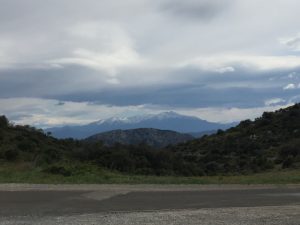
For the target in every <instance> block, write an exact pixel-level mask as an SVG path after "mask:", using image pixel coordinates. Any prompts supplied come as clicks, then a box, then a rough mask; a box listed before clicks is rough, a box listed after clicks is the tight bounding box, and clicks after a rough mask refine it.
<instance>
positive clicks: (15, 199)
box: [0, 186, 300, 225]
mask: <svg viewBox="0 0 300 225" xmlns="http://www.w3.org/2000/svg"><path fill="white" fill-rule="evenodd" d="M74 189H75V190H65V189H59V188H54V189H51V190H49V189H47V188H45V189H43V188H38V189H28V190H23V191H22V190H21V188H19V189H16V190H5V188H0V218H2V219H1V220H0V224H1V225H2V224H39V223H38V222H37V221H40V222H41V223H40V224H44V225H45V224H68V223H67V222H66V221H64V222H63V223H59V222H57V223H53V221H55V218H56V219H57V218H61V219H62V221H63V218H66V217H69V219H68V220H67V221H68V222H70V221H71V222H72V219H71V218H73V221H75V222H76V221H77V222H78V221H79V220H78V218H82V216H84V215H90V216H88V217H86V218H87V219H88V220H91V219H93V218H94V219H95V218H98V219H95V220H94V222H93V223H89V222H87V221H86V222H82V223H75V222H74V223H73V222H72V223H71V222H70V224H98V223H95V221H101V218H102V220H103V219H107V218H109V217H111V218H112V220H113V221H114V220H115V219H116V218H118V217H120V215H123V216H125V217H128V216H130V215H131V216H132V215H137V216H138V218H140V216H141V215H143V214H145V216H146V217H147V215H148V216H149V215H151V214H153V213H154V214H155V215H156V216H157V215H159V214H160V215H163V214H161V213H163V212H164V213H166V215H165V216H167V217H165V218H164V219H163V218H162V220H161V221H160V222H158V223H157V224H161V223H162V221H165V222H166V221H167V220H168V218H169V219H170V216H171V215H172V213H174V212H175V211H176V212H177V214H176V215H180V213H185V214H186V213H187V214H190V213H192V212H197V210H198V214H196V215H198V216H199V215H201V212H202V213H203V212H209V213H216V212H218V211H220V210H225V211H226V210H232V209H236V210H237V209H239V210H241V211H240V213H241V212H242V211H243V210H244V211H245V209H249V210H247V211H246V212H250V211H251V210H250V209H252V210H253V208H255V209H257V210H258V212H256V213H254V214H253V216H254V215H255V216H257V215H259V213H263V211H264V210H266V209H267V211H268V210H269V209H270V207H271V208H272V207H275V208H274V210H275V209H278V210H279V212H280V213H282V212H284V209H287V208H288V209H289V211H288V212H289V213H286V214H283V215H282V216H281V217H280V218H281V219H282V218H285V216H287V215H288V218H290V220H291V221H292V222H295V224H296V225H299V224H300V207H299V206H300V187H298V186H296V187H242V188H239V187H237V188H226V187H225V188H222V187H219V188H210V187H207V188H203V187H199V188H198V187H197V186H192V187H190V188H189V187H184V186H181V187H180V188H178V187H175V186H170V187H168V186H164V187H162V188H153V187H151V188H149V187H147V186H142V187H139V188H134V187H133V186H130V187H126V186H125V187H122V188H118V187H117V186H112V188H110V187H109V186H105V188H99V189H98V188H93V189H89V188H87V189H85V188H83V189H82V190H81V189H80V188H79V189H78V190H76V188H74ZM199 210H200V211H199ZM201 210H202V211H201ZM203 210H204V211H203ZM205 210H206V211H205ZM207 210H208V211H207ZM272 212H273V211H272V210H271V211H270V212H269V213H271V214H272ZM297 212H298V213H297ZM147 213H148V214H147ZM149 213H150V214H149ZM168 213H171V214H168ZM209 213H206V214H205V215H209ZM232 213H233V212H232ZM185 214H184V215H185ZM219 214H220V213H219ZM290 214H292V216H291V215H290ZM104 215H106V216H104ZM155 215H151V218H157V217H156V216H155ZM276 215H279V214H278V213H277V214H276ZM99 216H100V217H99ZM253 216H252V218H253ZM146 217H145V218H146ZM43 218H44V220H43ZM134 218H135V219H134ZM194 218H197V216H195V217H194ZM205 218H206V217H203V218H202V219H201V220H203V221H205ZM212 218H213V217H212ZM266 218H268V217H266ZM274 218H275V217H274V216H270V218H269V219H271V220H272V219H274ZM123 219H124V218H123ZM123 219H122V220H123ZM166 219H167V220H166ZM249 219H251V218H249ZM46 220H48V222H46ZM26 221H28V223H26ZM136 221H137V220H136V217H133V218H132V221H131V223H130V222H129V223H128V224H135V222H136ZM174 221H178V220H174ZM179 221H180V220H179ZM224 221H225V219H224ZM144 222H145V221H144ZM144 222H143V223H144ZM169 222H170V221H169ZM182 222H183V223H184V221H182ZM194 222H195V221H194ZM282 222H283V221H281V223H282ZM99 224H118V223H114V222H109V223H105V222H104V221H102V222H101V223H99ZM145 224H147V223H146V222H145ZM148 224H156V223H154V222H153V223H148ZM162 224H163V223H162ZM165 224H175V223H171V222H170V223H165ZM186 224H193V223H192V222H190V223H186ZM195 224H197V223H195ZM203 224H204V223H203ZM220 224H222V223H220ZM243 224H247V223H245V221H244V222H243ZM256 224H259V223H258V222H257V221H256ZM270 224H272V223H270ZM274 224H276V223H274ZM285 224H294V223H289V222H287V221H285Z"/></svg>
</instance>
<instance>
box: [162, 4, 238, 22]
mask: <svg viewBox="0 0 300 225" xmlns="http://www.w3.org/2000/svg"><path fill="white" fill-rule="evenodd" d="M231 2H233V1H228V0H200V1H199V0H187V1H180V0H172V1H169V0H168V1H166V2H165V3H163V4H162V6H161V9H162V10H163V11H166V12H169V13H171V14H172V15H173V16H174V17H185V18H192V19H201V20H210V19H212V18H214V17H215V16H217V15H218V14H219V13H221V12H222V11H223V10H224V9H225V8H226V7H227V6H228V4H230V3H231Z"/></svg>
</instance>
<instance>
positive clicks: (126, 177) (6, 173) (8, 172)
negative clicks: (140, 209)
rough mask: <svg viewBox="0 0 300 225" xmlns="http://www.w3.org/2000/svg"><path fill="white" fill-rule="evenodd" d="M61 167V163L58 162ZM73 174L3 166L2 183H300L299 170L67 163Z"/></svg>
mask: <svg viewBox="0 0 300 225" xmlns="http://www.w3.org/2000/svg"><path fill="white" fill-rule="evenodd" d="M58 167H59V166H58ZM65 168H66V170H68V171H72V173H71V175H70V176H65V175H63V174H51V173H48V172H45V170H44V169H43V168H32V167H31V165H30V164H19V165H17V166H16V165H15V164H11V163H9V164H5V165H2V166H1V167H0V183H39V184H82V183H84V184H278V185H280V184H300V171H299V170H281V171H270V172H264V173H258V174H252V175H235V176H202V177H197V176H193V177H182V176H144V175H132V174H122V173H120V172H116V171H115V172H111V171H108V170H105V169H101V168H99V167H96V166H93V165H73V166H66V167H65Z"/></svg>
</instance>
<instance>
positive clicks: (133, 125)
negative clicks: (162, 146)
mask: <svg viewBox="0 0 300 225" xmlns="http://www.w3.org/2000/svg"><path fill="white" fill-rule="evenodd" d="M233 125H234V124H220V123H212V122H208V121H205V120H201V119H199V118H197V117H192V116H185V115H181V114H177V113H175V112H164V113H160V114H155V115H152V114H148V115H143V116H133V117H124V118H118V117H113V118H109V119H106V120H100V121H96V122H93V123H90V124H87V125H82V126H64V127H53V128H48V129H46V130H45V131H46V132H51V133H52V135H53V136H54V137H56V138H69V137H71V138H76V139H84V138H87V137H89V136H91V135H94V134H97V133H102V132H107V131H112V130H128V129H138V128H154V129H159V130H172V131H176V132H179V133H192V132H197V133H199V132H207V131H211V130H217V129H227V128H229V127H232V126H233Z"/></svg>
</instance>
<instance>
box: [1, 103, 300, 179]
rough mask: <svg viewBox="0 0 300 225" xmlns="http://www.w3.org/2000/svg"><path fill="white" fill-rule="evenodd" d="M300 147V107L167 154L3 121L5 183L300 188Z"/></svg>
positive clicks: (2, 167) (172, 149)
mask: <svg viewBox="0 0 300 225" xmlns="http://www.w3.org/2000/svg"><path fill="white" fill-rule="evenodd" d="M299 146H300V104H296V105H294V106H292V107H289V108H286V109H281V110H278V111H276V112H274V113H264V114H263V116H262V117H261V118H258V119H256V120H255V121H250V120H246V121H242V122H241V123H240V124H239V125H238V126H237V127H234V128H231V129H229V130H227V131H221V130H220V131H218V132H217V134H214V135H210V136H204V137H202V138H200V139H196V140H193V141H189V142H187V143H183V144H179V145H176V146H169V147H166V148H164V149H154V148H151V147H149V146H147V145H144V144H142V145H138V146H130V145H115V146H112V147H107V146H104V145H103V144H102V143H101V142H88V141H77V140H73V139H64V140H58V139H55V138H53V137H51V136H50V134H45V133H44V132H43V131H42V130H37V129H35V128H33V127H30V126H14V125H11V124H10V123H9V121H8V120H7V119H6V117H4V116H1V117H0V182H31V183H65V182H66V183H300V181H299V180H300V147H299ZM126 174H127V175H126Z"/></svg>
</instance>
